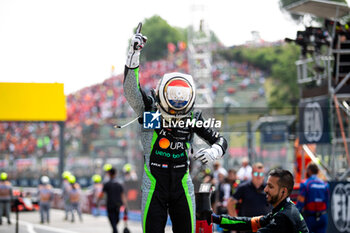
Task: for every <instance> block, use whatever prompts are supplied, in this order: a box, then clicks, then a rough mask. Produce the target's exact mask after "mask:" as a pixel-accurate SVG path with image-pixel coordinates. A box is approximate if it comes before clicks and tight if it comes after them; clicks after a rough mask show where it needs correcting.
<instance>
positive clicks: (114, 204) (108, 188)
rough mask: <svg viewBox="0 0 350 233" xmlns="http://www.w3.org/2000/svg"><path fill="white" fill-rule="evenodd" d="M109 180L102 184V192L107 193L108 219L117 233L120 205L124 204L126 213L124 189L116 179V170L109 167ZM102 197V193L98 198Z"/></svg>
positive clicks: (114, 232)
mask: <svg viewBox="0 0 350 233" xmlns="http://www.w3.org/2000/svg"><path fill="white" fill-rule="evenodd" d="M108 174H109V177H110V179H109V181H108V182H107V183H105V184H104V185H103V192H104V193H105V194H106V195H107V215H108V220H109V222H110V224H111V226H112V229H113V233H118V229H117V226H118V222H119V213H120V207H121V206H122V205H124V207H125V212H124V214H125V215H126V214H127V201H126V197H125V194H124V189H123V186H122V185H121V184H119V183H118V182H117V180H116V175H117V170H116V169H115V168H111V169H109V170H108ZM102 197H103V193H102V195H101V196H100V198H102Z"/></svg>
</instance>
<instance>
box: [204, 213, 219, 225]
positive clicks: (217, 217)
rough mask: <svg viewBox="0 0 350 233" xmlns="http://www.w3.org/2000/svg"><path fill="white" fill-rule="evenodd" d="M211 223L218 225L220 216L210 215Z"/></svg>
mask: <svg viewBox="0 0 350 233" xmlns="http://www.w3.org/2000/svg"><path fill="white" fill-rule="evenodd" d="M207 221H208V220H207ZM211 221H212V222H213V223H216V224H220V223H221V217H220V215H216V214H214V213H212V214H211ZM208 225H210V224H209V223H208Z"/></svg>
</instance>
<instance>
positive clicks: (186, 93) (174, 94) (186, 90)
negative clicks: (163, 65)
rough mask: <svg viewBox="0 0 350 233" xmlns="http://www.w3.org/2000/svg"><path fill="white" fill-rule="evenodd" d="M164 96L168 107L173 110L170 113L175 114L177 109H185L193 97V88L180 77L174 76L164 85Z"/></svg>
mask: <svg viewBox="0 0 350 233" xmlns="http://www.w3.org/2000/svg"><path fill="white" fill-rule="evenodd" d="M164 97H165V100H166V102H167V104H168V106H169V107H170V109H173V110H175V111H170V112H169V113H170V114H176V113H177V111H181V110H183V109H186V108H187V107H188V105H189V104H190V103H191V100H192V98H193V88H192V86H191V84H190V83H189V82H187V81H186V80H184V79H182V78H174V79H171V80H169V81H168V83H167V84H166V85H165V87H164Z"/></svg>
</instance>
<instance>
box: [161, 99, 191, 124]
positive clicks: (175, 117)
mask: <svg viewBox="0 0 350 233" xmlns="http://www.w3.org/2000/svg"><path fill="white" fill-rule="evenodd" d="M156 107H157V109H159V111H160V113H161V114H162V118H164V119H165V120H166V121H167V122H171V121H175V122H177V121H179V120H181V119H183V118H185V117H187V116H188V114H185V115H171V114H169V113H167V112H166V111H165V110H164V109H163V108H162V107H161V106H160V105H159V103H157V104H156Z"/></svg>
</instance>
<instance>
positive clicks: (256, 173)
mask: <svg viewBox="0 0 350 233" xmlns="http://www.w3.org/2000/svg"><path fill="white" fill-rule="evenodd" d="M264 175H265V174H264V173H263V172H253V176H264Z"/></svg>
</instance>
